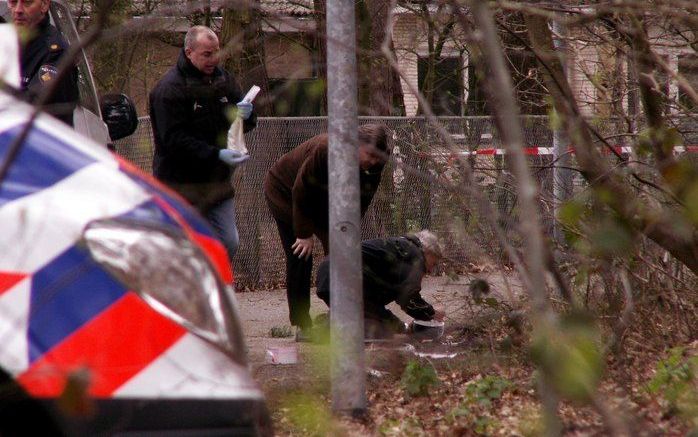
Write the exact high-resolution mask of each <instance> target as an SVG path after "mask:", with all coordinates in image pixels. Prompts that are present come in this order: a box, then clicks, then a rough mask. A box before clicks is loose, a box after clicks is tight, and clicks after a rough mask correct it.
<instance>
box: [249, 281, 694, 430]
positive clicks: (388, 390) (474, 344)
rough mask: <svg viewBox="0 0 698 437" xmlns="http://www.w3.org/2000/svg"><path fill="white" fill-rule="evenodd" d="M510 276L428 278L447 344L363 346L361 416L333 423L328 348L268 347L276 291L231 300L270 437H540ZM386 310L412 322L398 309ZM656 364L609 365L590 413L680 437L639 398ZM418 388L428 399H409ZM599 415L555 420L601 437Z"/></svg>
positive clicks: (564, 407)
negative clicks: (481, 290) (282, 356)
mask: <svg viewBox="0 0 698 437" xmlns="http://www.w3.org/2000/svg"><path fill="white" fill-rule="evenodd" d="M474 277H478V278H483V279H486V280H487V281H488V282H489V283H490V286H491V293H490V294H488V295H487V296H485V297H484V298H483V299H481V300H479V301H478V302H475V301H474V300H473V298H472V296H471V294H470V291H469V290H468V284H469V283H470V281H471V280H472V279H473V278H474ZM512 277H513V276H512V275H509V276H504V277H503V276H501V275H495V274H487V273H485V272H479V273H477V274H473V275H469V276H466V277H461V278H460V279H458V280H451V279H449V278H448V277H446V276H440V277H431V278H427V279H426V280H425V282H424V284H423V285H424V287H423V296H424V298H425V299H426V300H427V301H429V302H432V303H438V304H441V305H442V306H444V307H445V308H446V311H447V319H446V326H447V328H446V334H445V335H444V337H442V338H441V339H440V340H439V341H438V342H429V341H427V342H419V341H416V340H413V339H410V338H408V337H406V336H401V337H399V338H396V339H395V340H394V341H392V342H382V343H380V342H378V343H370V344H367V345H366V367H367V372H368V373H367V389H366V392H367V404H368V409H367V412H366V414H365V415H364V416H362V417H358V418H350V417H340V418H338V417H336V416H332V414H331V413H330V397H331V395H330V386H331V384H330V376H329V350H328V346H326V345H318V344H309V343H296V342H295V341H294V338H293V337H292V336H289V337H285V338H279V337H277V335H278V332H277V333H275V334H274V335H272V330H275V331H283V328H284V327H287V328H286V334H291V333H292V331H290V329H288V328H290V327H289V323H288V309H287V305H286V297H285V292H284V290H273V291H258V292H249V293H238V295H237V298H238V303H239V309H240V315H241V318H242V323H243V329H244V334H245V339H246V343H247V347H248V357H249V360H250V366H251V370H252V374H253V377H254V378H255V380H256V381H257V382H258V383H259V384H260V386H261V387H262V389H263V391H264V392H265V395H266V397H267V402H268V405H269V408H270V410H271V414H272V418H273V421H274V427H275V432H276V434H277V435H294V436H305V435H350V436H366V435H389V436H402V435H449V436H450V435H465V436H470V435H506V436H512V435H513V436H535V435H540V434H541V432H542V430H543V420H544V418H543V414H542V408H541V405H540V401H539V396H538V394H537V390H538V385H537V383H536V378H535V374H536V373H535V369H534V368H533V367H532V366H531V364H530V358H529V357H528V355H527V352H526V351H527V348H526V345H525V344H521V339H520V338H519V337H518V336H517V330H516V329H514V328H512V326H513V325H512V323H511V322H512V320H516V317H515V316H513V317H512V315H515V314H516V313H517V312H516V309H517V308H520V307H521V306H523V305H524V303H523V302H524V299H523V296H522V294H521V287H520V286H519V285H518V284H517V283H516V281H512V280H511V278H512ZM311 305H312V307H311V315H313V316H314V315H317V314H320V313H323V312H325V311H327V308H326V306H325V304H324V303H323V302H322V301H320V300H319V299H317V298H316V297H315V296H314V295H313V297H312V304H311ZM391 310H393V311H394V313H395V314H396V315H398V316H399V317H401V318H402V319H403V320H405V321H409V320H410V318H409V316H407V315H406V314H404V313H403V312H402V311H400V309H399V308H398V307H396V306H395V307H391ZM272 328H273V329H272ZM638 340H639V341H637V343H638V344H640V343H641V339H638ZM276 346H295V347H297V350H298V356H299V362H298V363H297V364H287V365H277V364H269V363H268V362H267V361H266V359H265V352H266V350H267V349H269V348H271V347H276ZM645 348H648V346H645ZM697 348H698V347H697ZM660 354H661V352H660V351H652V350H644V351H642V350H639V349H638V351H637V354H636V355H630V356H629V357H628V358H627V360H626V361H624V362H614V361H613V359H612V358H611V359H609V363H608V368H607V371H606V377H605V378H604V380H603V382H602V383H601V386H600V392H599V396H600V400H598V403H599V404H602V405H604V406H605V408H608V409H609V411H613V414H617V415H619V417H623V418H628V420H627V421H625V422H626V423H629V424H630V425H628V427H627V428H625V429H624V430H625V431H626V432H627V435H677V436H678V435H686V434H687V432H688V431H689V430H690V425H687V422H686V421H685V420H682V419H681V418H679V417H678V416H677V415H676V414H668V413H667V409H666V405H665V403H662V401H661V399H658V398H657V397H656V396H652V395H649V394H648V393H647V392H646V390H644V389H643V388H642V387H643V386H644V384H645V383H646V382H647V381H648V380H649V379H650V378H651V377H652V375H653V372H654V369H655V366H656V360H657V359H658V358H659V357H660ZM629 368H630V369H632V372H629V371H628V369H629ZM410 378H411V379H410ZM415 387H417V388H419V389H420V390H421V389H425V390H424V391H421V392H419V393H415V392H411V388H415ZM598 411H599V410H598V408H597V409H594V408H592V407H591V406H589V405H582V404H575V403H570V402H562V403H561V404H560V408H559V411H558V413H559V416H560V417H561V419H562V423H561V427H562V431H563V434H564V435H574V436H578V435H579V436H581V435H584V436H587V435H609V434H610V431H609V429H607V427H606V425H605V424H604V421H603V419H602V417H601V415H600V414H599V413H598ZM619 435H623V434H619Z"/></svg>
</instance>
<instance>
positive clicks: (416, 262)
mask: <svg viewBox="0 0 698 437" xmlns="http://www.w3.org/2000/svg"><path fill="white" fill-rule="evenodd" d="M442 257H443V249H442V246H441V244H440V242H439V241H438V239H437V238H436V236H435V235H434V234H433V233H432V232H430V231H427V230H423V231H420V232H417V233H416V234H414V235H406V236H403V237H391V238H384V239H374V240H366V241H364V242H363V243H361V262H362V266H363V295H364V317H365V320H366V324H365V326H366V336H367V338H375V337H390V336H391V335H392V334H394V333H404V332H406V325H405V323H404V322H403V321H402V320H400V318H398V317H397V316H396V315H395V314H393V313H392V312H391V311H390V310H389V309H387V308H386V307H385V306H386V305H388V304H389V303H391V302H396V303H397V304H398V305H400V308H402V310H403V311H405V312H406V313H407V314H408V315H410V316H411V317H414V318H415V319H417V320H443V318H444V315H445V313H444V311H443V310H442V309H440V308H434V307H433V306H432V305H430V304H429V303H428V302H426V301H425V300H424V299H423V298H422V296H421V294H420V292H421V290H422V279H423V278H424V276H425V275H426V274H427V273H429V272H431V271H432V270H433V269H434V267H435V266H436V265H437V263H438V262H439V261H440V260H441V258H442ZM317 295H318V297H319V298H320V299H322V300H323V301H325V303H326V304H327V305H328V306H329V305H330V262H329V259H325V260H324V261H323V262H322V263H320V266H319V267H318V272H317Z"/></svg>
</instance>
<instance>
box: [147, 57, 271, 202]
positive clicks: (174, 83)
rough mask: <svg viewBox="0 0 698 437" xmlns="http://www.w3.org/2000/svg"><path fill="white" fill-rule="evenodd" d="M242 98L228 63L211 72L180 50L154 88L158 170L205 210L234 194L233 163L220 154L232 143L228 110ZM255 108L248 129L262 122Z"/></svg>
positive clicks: (152, 103)
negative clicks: (205, 71)
mask: <svg viewBox="0 0 698 437" xmlns="http://www.w3.org/2000/svg"><path fill="white" fill-rule="evenodd" d="M241 99H242V95H241V92H240V88H239V87H238V85H237V84H236V83H235V80H234V79H233V78H232V77H231V76H230V75H229V74H228V73H227V72H226V71H225V70H223V69H222V68H219V67H216V70H215V71H214V73H213V75H211V76H206V75H204V74H203V73H202V72H201V71H200V70H199V69H197V68H196V67H195V66H194V65H193V64H192V63H191V61H189V59H188V58H187V57H186V56H185V54H184V50H182V51H181V52H180V55H179V59H178V61H177V65H175V66H174V67H173V68H171V69H170V70H169V71H168V72H167V73H166V74H165V76H164V77H163V78H162V79H161V80H160V82H158V84H157V85H156V86H155V88H154V89H153V90H152V91H151V93H150V120H151V123H152V126H153V136H154V140H155V156H154V158H153V173H154V174H155V176H156V177H157V178H158V179H160V180H162V181H163V182H165V183H166V184H168V185H170V186H171V187H173V188H174V189H176V190H177V191H179V192H180V193H181V194H182V195H184V197H185V198H187V199H188V200H189V201H190V202H192V203H193V204H194V205H195V206H197V207H198V208H199V209H200V210H205V209H206V208H207V207H210V206H212V204H215V203H216V202H218V201H221V200H223V199H225V198H227V197H231V196H232V195H233V188H232V185H231V183H230V176H231V169H230V167H229V166H228V165H226V164H225V163H224V162H222V161H221V160H220V159H218V151H219V150H221V149H224V148H225V147H226V140H227V135H228V129H229V128H230V124H231V122H230V121H229V119H228V115H227V113H228V111H229V110H230V109H232V108H234V107H235V104H236V103H238V102H239V101H240V100H241ZM256 123H257V118H256V116H255V114H254V113H253V114H252V116H250V118H249V119H247V120H245V122H244V129H245V131H246V132H247V131H249V130H251V129H253V128H254V127H255V126H256Z"/></svg>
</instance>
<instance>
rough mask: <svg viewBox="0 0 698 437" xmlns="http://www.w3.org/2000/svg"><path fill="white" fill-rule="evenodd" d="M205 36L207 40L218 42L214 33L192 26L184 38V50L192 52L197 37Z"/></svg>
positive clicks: (202, 27) (201, 27) (207, 29)
mask: <svg viewBox="0 0 698 437" xmlns="http://www.w3.org/2000/svg"><path fill="white" fill-rule="evenodd" d="M202 34H205V35H206V37H207V38H208V39H210V40H211V39H215V40H218V37H217V36H216V32H214V31H213V30H211V29H210V28H208V27H206V26H193V27H191V28H190V29H189V30H188V31H187V34H186V35H185V36H184V48H185V49H190V50H194V49H195V48H196V42H197V41H198V40H199V35H202Z"/></svg>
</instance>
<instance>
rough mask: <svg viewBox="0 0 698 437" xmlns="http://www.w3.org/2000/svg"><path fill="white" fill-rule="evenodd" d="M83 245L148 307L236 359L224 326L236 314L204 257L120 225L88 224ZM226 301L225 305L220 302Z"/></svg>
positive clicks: (166, 235) (156, 232)
mask: <svg viewBox="0 0 698 437" xmlns="http://www.w3.org/2000/svg"><path fill="white" fill-rule="evenodd" d="M83 240H84V243H85V245H86V246H87V248H88V250H89V252H90V254H91V255H92V258H93V259H94V260H95V261H97V262H98V263H99V264H100V265H101V266H102V267H103V268H104V269H105V270H107V271H108V272H109V273H110V274H112V275H113V276H114V277H115V278H116V279H117V280H119V281H121V282H122V283H123V284H124V285H125V286H126V287H128V288H129V290H132V291H134V292H136V293H138V294H139V295H140V296H141V297H142V298H143V299H144V300H145V301H146V302H147V303H148V304H149V305H150V306H151V307H153V308H154V309H155V310H157V311H158V312H160V313H161V314H163V315H165V316H167V317H169V318H171V319H173V320H174V321H176V322H177V323H179V324H181V325H183V326H184V327H185V328H187V329H188V330H190V331H191V332H193V333H194V334H196V335H199V336H200V337H203V338H204V339H206V340H208V341H211V342H213V343H214V344H216V345H218V346H220V347H222V348H223V349H224V350H226V351H227V352H231V353H232V355H233V356H235V357H240V354H241V351H240V350H237V349H238V347H239V341H238V339H236V338H231V336H232V335H230V334H229V333H230V331H229V330H228V326H227V325H226V321H227V322H228V323H235V324H236V322H235V316H234V314H233V311H234V309H232V308H231V307H230V306H229V305H224V303H228V304H229V303H230V301H225V299H226V297H227V296H226V294H225V293H227V290H226V287H225V285H224V284H223V282H222V281H221V279H220V278H219V276H218V275H217V274H216V273H215V271H214V268H213V266H212V265H211V263H210V262H209V261H208V259H207V258H206V256H205V255H204V254H203V252H202V251H201V250H200V249H199V248H198V247H197V246H195V245H194V244H193V243H192V242H191V241H190V240H189V239H187V238H186V237H184V236H182V235H179V234H177V233H174V232H168V231H167V230H164V229H162V228H160V227H155V226H145V225H142V224H140V223H132V222H128V221H120V220H101V221H95V222H92V223H90V224H89V225H88V226H87V228H86V229H85V231H84V232H83ZM224 301H225V302H224Z"/></svg>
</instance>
